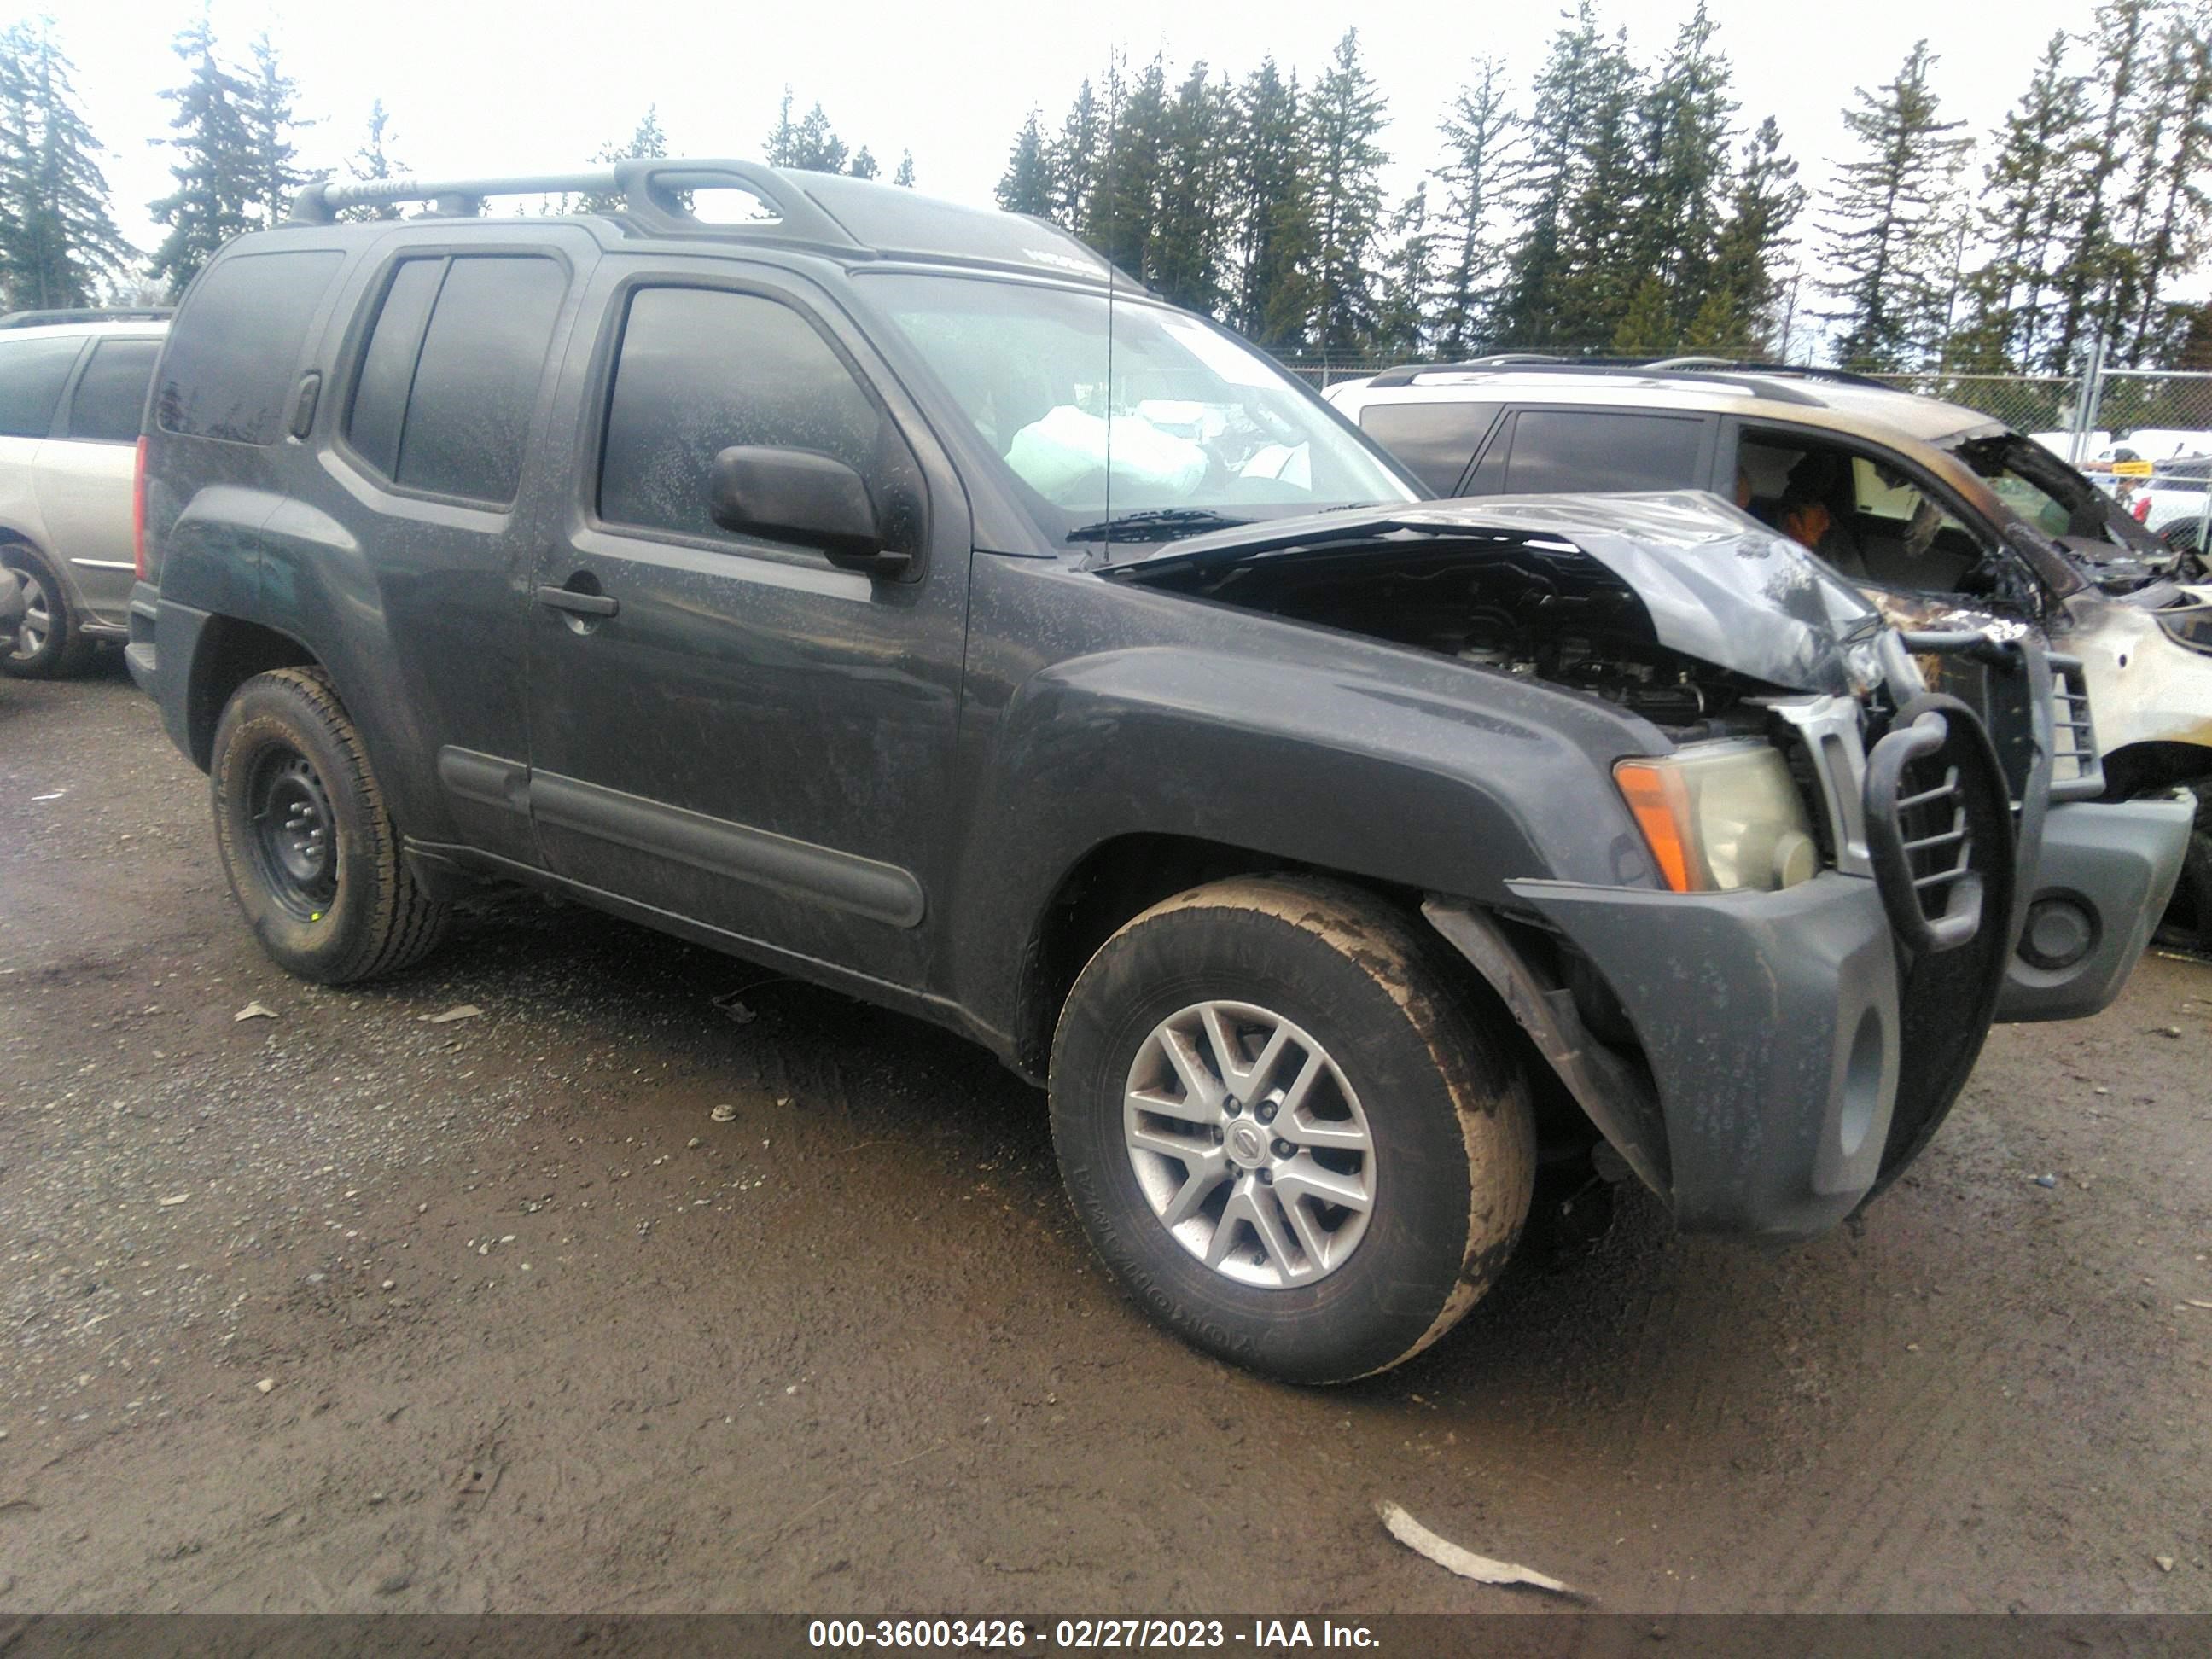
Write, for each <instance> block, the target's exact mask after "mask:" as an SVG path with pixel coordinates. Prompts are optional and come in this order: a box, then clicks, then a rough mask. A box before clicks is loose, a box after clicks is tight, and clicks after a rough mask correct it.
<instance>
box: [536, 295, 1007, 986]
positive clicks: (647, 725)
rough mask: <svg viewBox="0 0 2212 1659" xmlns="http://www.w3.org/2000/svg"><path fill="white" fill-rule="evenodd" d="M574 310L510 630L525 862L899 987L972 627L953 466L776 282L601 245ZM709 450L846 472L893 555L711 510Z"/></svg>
mask: <svg viewBox="0 0 2212 1659" xmlns="http://www.w3.org/2000/svg"><path fill="white" fill-rule="evenodd" d="M740 272H745V273H747V274H743V275H740V274H738V273H740ZM587 314H590V315H592V316H595V317H598V318H599V319H602V320H601V324H600V334H599V341H598V344H597V348H596V349H595V350H593V351H592V352H591V353H590V354H589V362H588V365H585V364H583V363H582V361H581V360H583V359H584V358H585V356H586V353H585V350H584V343H583V341H582V339H581V337H580V338H579V341H578V343H577V345H576V347H575V349H574V350H573V351H572V353H571V362H572V365H574V366H575V372H574V374H572V376H571V380H572V382H573V384H572V385H571V386H570V387H569V388H568V398H569V400H570V401H571V402H573V404H574V410H575V416H576V420H577V427H578V430H579V432H580V453H583V454H584V455H586V456H587V457H588V464H587V465H586V466H585V467H584V468H583V469H582V471H583V473H584V475H585V476H584V477H583V480H582V484H581V487H580V489H579V492H578V498H577V500H576V501H575V502H574V507H573V510H572V512H571V513H570V516H569V522H568V525H567V526H566V528H565V530H564V531H563V532H562V533H560V534H558V535H556V536H555V537H554V538H551V540H550V544H549V545H548V546H547V547H546V548H545V550H544V552H543V554H542V555H541V556H540V559H539V562H538V571H537V579H536V585H535V589H534V594H533V602H532V605H531V620H530V624H529V630H528V631H529V640H530V688H531V723H530V761H531V785H530V800H531V811H532V817H533V818H534V820H535V822H536V824H537V828H538V839H539V843H540V845H541V846H542V847H543V848H544V853H545V856H546V859H547V861H548V863H549V865H550V867H551V868H552V869H554V870H555V871H556V872H558V873H560V874H562V875H564V876H567V877H568V878H571V879H572V880H574V881H577V882H580V883H583V884H586V885H588V886H590V887H592V888H596V889H599V890H603V891H605V892H607V893H610V894H613V895H617V896H620V897H622V898H624V899H627V900H629V901H631V902H635V903H638V904H642V905H647V906H650V907H651V908H653V909H654V910H657V911H659V912H663V913H665V914H667V915H673V916H677V917H681V918H684V919H686V920H689V921H695V922H703V923H706V924H707V925H708V926H710V927H714V928H717V929H719V930H721V931H722V932H724V933H729V934H733V935H737V936H738V937H740V938H742V939H750V940H755V941H758V942H762V943H764V944H767V945H772V946H774V947H776V948H778V949H780V950H784V951H792V952H795V953H797V954H799V955H801V956H805V957H813V958H817V959H819V960H823V961H827V962H830V963H836V964H838V965H840V966H842V967H845V968H848V969H856V970H858V971H860V972H861V973H864V974H866V975H870V976H871V977H873V978H877V979H880V980H884V981H889V982H890V983H893V984H898V985H905V986H909V987H912V986H919V985H920V984H921V982H922V981H923V979H924V977H925V973H924V969H925V965H926V947H925V945H924V940H925V939H926V938H927V933H928V930H927V927H925V926H924V923H925V921H926V920H927V915H928V908H929V902H930V899H931V897H932V894H933V882H934V880H935V878H936V877H937V874H938V861H939V854H940V853H941V851H942V849H943V848H944V847H945V845H946V841H947V836H946V831H947V823H946V820H947V817H948V815H949V811H950V806H951V798H952V778H951V773H952V759H953V744H954V739H955V737H956V735H957V711H958V699H959V687H960V669H961V661H962V656H963V651H964V648H965V641H966V623H967V592H968V569H967V557H966V552H967V545H968V532H967V520H966V513H965V508H964V503H963V501H962V500H961V497H960V491H959V489H958V486H957V482H956V481H955V480H954V479H953V477H952V475H951V472H950V470H949V468H948V467H947V465H946V464H945V461H944V459H943V457H942V454H941V452H939V451H938V450H937V449H936V448H935V447H934V445H933V443H932V442H931V441H929V439H928V438H927V434H926V431H925V430H924V428H923V427H922V424H921V421H920V420H919V417H918V415H917V414H916V413H915V411H914V410H913V409H912V407H911V405H910V404H907V403H906V402H905V400H904V398H903V395H902V393H900V392H898V391H897V389H896V387H895V386H892V385H891V384H890V377H889V376H888V374H885V373H884V372H883V370H882V369H881V367H880V365H879V364H878V362H877V360H876V359H875V358H874V357H873V356H872V353H871V352H870V351H869V350H868V349H867V347H866V343H865V342H864V341H862V340H861V339H860V337H859V335H858V334H857V332H856V331H854V329H853V328H852V326H851V325H850V324H849V322H848V321H847V320H846V319H843V318H842V316H841V315H840V314H839V313H837V312H836V310H835V308H834V307H831V306H829V305H828V304H826V303H824V302H823V301H821V300H820V299H819V297H818V296H817V295H813V294H812V293H811V291H810V290H809V289H806V288H805V285H803V284H801V283H798V282H796V281H795V280H793V279H789V278H786V277H784V276H781V274H780V273H777V272H774V271H771V270H764V269H763V270H752V269H751V268H749V267H743V266H739V265H737V264H732V263H730V262H724V261H698V262H684V261H676V262H652V261H647V260H644V259H642V258H635V259H632V258H609V259H608V260H606V261H605V263H603V264H602V265H601V267H600V271H599V279H598V280H597V281H596V282H595V283H594V285H593V293H592V302H591V305H590V308H589V311H588V313H587ZM733 445H766V446H774V447H785V448H797V449H805V450H811V451H815V452H817V453H823V454H827V455H829V456H832V457H834V458H836V459H839V460H842V461H844V462H847V463H848V464H849V465H852V466H854V467H855V468H856V469H857V470H859V471H860V474H861V476H862V477H863V478H864V479H865V480H866V482H867V484H868V487H869V490H870V494H871V495H872V498H873V499H874V501H875V502H876V504H877V506H878V511H879V513H881V515H882V517H883V520H884V523H885V525H886V526H887V527H888V529H889V531H890V534H891V536H892V537H893V538H894V539H895V541H896V542H897V543H898V544H902V545H903V546H909V547H910V548H911V550H912V551H913V552H914V554H915V561H914V568H913V569H912V570H911V571H910V572H909V573H908V575H907V576H906V577H905V578H904V579H896V578H891V577H884V576H876V575H871V574H862V573H860V572H856V571H852V570H845V569H838V568H833V567H832V566H831V565H830V564H829V562H828V561H827V560H826V559H825V558H824V557H823V556H822V555H821V554H820V553H818V552H815V551H812V550H809V549H806V548H803V547H798V546H793V545H789V544H781V543H778V542H775V541H770V540H765V539H763V538H759V537H757V536H750V535H747V536H740V535H737V534H733V533H732V532H729V531H726V530H723V529H721V528H720V527H718V526H716V525H715V524H714V520H713V519H712V517H711V516H710V513H709V511H708V475H709V471H710V469H711V466H712V464H713V462H714V457H715V456H716V454H717V453H720V451H721V450H723V449H725V448H727V447H731V446H733Z"/></svg>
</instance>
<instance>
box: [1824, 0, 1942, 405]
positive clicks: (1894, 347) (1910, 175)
mask: <svg viewBox="0 0 2212 1659" xmlns="http://www.w3.org/2000/svg"><path fill="white" fill-rule="evenodd" d="M1934 63H1935V58H1934V56H1933V54H1931V53H1930V52H1929V50H1928V43H1927V42H1926V41H1925V40H1922V41H1919V42H1917V44H1916V45H1915V46H1913V48H1912V50H1911V52H1909V53H1907V54H1906V56H1905V63H1904V65H1903V67H1902V68H1900V69H1899V71H1898V74H1897V78H1896V79H1895V80H1893V81H1891V82H1887V84H1886V85H1884V86H1883V87H1882V88H1881V90H1880V92H1879V94H1875V93H1869V92H1868V91H1867V90H1866V89H1865V88H1860V89H1859V93H1858V98H1859V103H1858V106H1857V108H1855V109H1850V110H1846V111H1845V112H1844V126H1845V127H1846V128H1847V129H1848V130H1849V131H1850V134H1851V136H1852V137H1854V138H1856V139H1857V141H1858V143H1859V144H1860V146H1861V148H1862V153H1861V154H1860V155H1858V156H1857V157H1856V158H1855V159H1853V160H1851V161H1846V162H1844V164H1843V166H1842V167H1840V168H1839V169H1838V184H1837V187H1836V191H1835V194H1834V197H1832V200H1831V201H1830V202H1829V203H1828V204H1827V206H1828V210H1829V212H1830V214H1831V215H1832V218H1831V220H1830V222H1829V223H1828V224H1827V225H1826V227H1825V229H1826V232H1827V236H1828V245H1827V255H1828V263H1829V264H1830V266H1831V267H1832V269H1834V270H1836V271H1837V272H1838V278H1837V279H1836V280H1833V281H1831V282H1827V283H1823V284H1822V285H1821V286H1822V288H1823V289H1825V290H1826V292H1827V293H1828V294H1829V295H1832V296H1833V297H1834V298H1835V299H1836V300H1837V301H1839V302H1840V303H1839V305H1838V308H1837V309H1835V310H1833V311H1831V312H1826V313H1820V315H1821V317H1822V319H1823V320H1825V321H1827V322H1830V323H1834V324H1838V325H1841V327H1840V331H1839V334H1838V338H1837V341H1836V346H1835V353H1836V361H1837V362H1839V363H1842V364H1844V366H1845V367H1846V368H1862V369H1863V368H1872V369H1898V368H1911V367H1913V366H1914V365H1915V364H1916V363H1917V362H1918V360H1919V359H1920V358H1921V357H1922V356H1924V355H1925V354H1926V353H1927V351H1928V350H1929V348H1930V347H1931V345H1932V344H1933V343H1934V341H1935V338H1936V334H1937V332H1938V331H1940V328H1941V325H1942V317H1941V308H1942V303H1943V298H1944V294H1945V291H1946V284H1947V283H1948V279H1949V273H1948V271H1946V270H1943V269H1942V263H1943V262H1944V261H1945V260H1946V258H1947V256H1948V253H1949V252H1950V248H1949V246H1948V242H1946V241H1944V240H1941V239H1940V238H1938V237H1936V236H1933V235H1931V234H1929V233H1930V232H1933V231H1936V230H1938V229H1939V228H1941V227H1942V222H1943V216H1944V211H1945V204H1946V200H1947V198H1948V197H1949V196H1950V195H1951V193H1952V191H1953V188H1954V182H1955V179H1956V175H1957V171H1958V167H1959V165H1960V161H1961V160H1962V158H1963V155H1964V152H1965V149H1966V145H1967V143H1969V142H1970V141H1969V140H1967V139H1966V138H1963V137H1955V136H1954V134H1955V133H1956V132H1957V130H1958V128H1959V126H1960V123H1958V122H1956V121H1944V120H1941V119H1939V118H1938V112H1939V105H1938V101H1937V100H1936V93H1935V90H1934V88H1931V87H1930V86H1929V81H1928V74H1929V69H1930V67H1931V66H1932V65H1933V64H1934Z"/></svg>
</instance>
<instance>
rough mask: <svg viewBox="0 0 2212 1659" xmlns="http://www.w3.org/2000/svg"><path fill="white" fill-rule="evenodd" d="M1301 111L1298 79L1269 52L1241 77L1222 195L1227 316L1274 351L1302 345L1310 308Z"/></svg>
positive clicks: (1309, 224) (1309, 212)
mask: <svg viewBox="0 0 2212 1659" xmlns="http://www.w3.org/2000/svg"><path fill="white" fill-rule="evenodd" d="M1302 113H1303V112H1302V111H1301V109H1300V107H1299V99H1298V87H1297V76H1291V78H1290V79H1289V80H1288V81H1285V79H1284V78H1283V77H1282V76H1281V75H1280V74H1279V72H1278V71H1277V70H1276V68H1275V60H1274V59H1273V58H1267V59H1266V60H1265V61H1263V62H1262V63H1261V65H1260V67H1259V68H1258V69H1257V70H1254V71H1253V72H1252V73H1251V74H1250V75H1249V76H1246V77H1245V78H1244V83H1243V86H1242V87H1241V88H1238V91H1237V132H1238V142H1237V145H1236V147H1235V149H1234V150H1233V151H1232V153H1231V156H1230V158H1229V164H1228V174H1227V183H1226V188H1225V195H1224V205H1225V212H1226V214H1227V216H1228V217H1229V219H1230V221H1231V224H1232V226H1233V229H1232V232H1231V254H1230V260H1231V266H1232V268H1233V269H1232V275H1231V278H1230V294H1229V297H1228V301H1227V302H1226V312H1227V316H1226V320H1227V321H1228V322H1229V324H1230V325H1231V327H1233V328H1235V329H1236V330H1237V331H1238V332H1239V333H1241V334H1243V335H1244V336H1245V337H1247V338H1249V339H1252V340H1255V341H1257V342H1258V343H1261V344H1262V345H1265V346H1267V347H1269V348H1271V349H1275V350H1279V351H1295V350H1297V349H1299V348H1301V347H1303V346H1304V343H1305V331H1306V322H1307V319H1309V318H1310V316H1311V315H1312V313H1313V294H1312V283H1311V279H1310V266H1309V261H1310V255H1311V252H1312V249H1313V245H1314V229H1313V200H1312V191H1311V190H1310V186H1309V184H1308V180H1307V160H1308V158H1307V155H1306V147H1305V129H1304V123H1303V120H1302Z"/></svg>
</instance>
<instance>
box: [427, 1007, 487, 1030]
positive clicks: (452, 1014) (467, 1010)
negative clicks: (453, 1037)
mask: <svg viewBox="0 0 2212 1659" xmlns="http://www.w3.org/2000/svg"><path fill="white" fill-rule="evenodd" d="M482 1015H483V1009H481V1008H479V1007H477V1006H476V1004H475V1003H473V1002H462V1003H457V1004H455V1005H454V1006H453V1007H451V1008H448V1009H447V1010H446V1012H444V1013H442V1014H418V1015H416V1018H418V1019H420V1020H421V1021H422V1024H425V1025H450V1024H453V1022H454V1021H455V1020H457V1019H476V1018H480V1017H481V1016H482Z"/></svg>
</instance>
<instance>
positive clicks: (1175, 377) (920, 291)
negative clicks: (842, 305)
mask: <svg viewBox="0 0 2212 1659" xmlns="http://www.w3.org/2000/svg"><path fill="white" fill-rule="evenodd" d="M866 291H867V294H868V297H869V298H870V299H871V300H872V301H874V302H875V303H876V304H877V305H878V307H881V308H882V309H883V310H884V313H886V314H887V315H889V316H890V319H891V320H892V321H893V322H894V323H896V325H897V326H898V328H899V329H900V331H902V332H903V333H904V334H905V336H906V337H907V338H908V340H910V341H912V342H913V343H914V346H915V349H916V350H918V351H919V352H920V353H921V356H922V357H923V359H924V360H925V361H926V362H927V363H928V365H929V367H930V368H931V369H932V370H933V371H934V372H935V374H936V375H937V377H938V378H939V380H942V381H943V382H944V383H945V387H946V389H947V390H948V391H950V392H951V394H952V398H953V400H954V401H955V402H956V403H957V404H958V405H959V408H960V410H961V412H962V413H963V415H964V416H966V417H967V418H968V419H969V422H972V423H973V424H974V426H975V430H976V431H977V432H978V433H979V434H981V436H982V438H983V441H985V443H987V445H988V446H989V447H990V448H991V451H992V453H994V454H995V455H997V456H998V457H999V459H1000V460H1001V461H1003V462H1004V463H1005V464H1006V468H1007V470H1008V471H1010V472H1011V473H1012V475H1013V477H1014V478H1015V480H1016V481H1017V482H1018V485H1019V487H1020V489H1019V493H1020V494H1021V495H1022V496H1023V498H1024V501H1027V502H1028V504H1029V506H1030V510H1031V512H1032V513H1033V514H1034V515H1035V516H1036V519H1037V520H1038V522H1039V524H1040V525H1042V526H1043V528H1044V529H1045V532H1046V533H1047V534H1048V536H1049V537H1050V538H1051V539H1052V540H1054V541H1055V542H1064V541H1109V540H1110V541H1117V542H1119V541H1159V540H1163V539H1165V538H1169V537H1171V536H1179V535H1189V534H1194V533H1196V532H1198V531H1200V530H1205V529H1207V528H1215V527H1219V526H1224V525H1228V524H1239V523H1245V522H1249V520H1255V519H1262V518H1279V517H1283V516H1285V515H1288V514H1291V513H1314V512H1321V511H1324V510H1326V509H1328V508H1330V507H1349V506H1354V505H1364V504H1370V503H1376V502H1383V501H1413V500H1414V499H1416V492H1415V491H1414V490H1413V488H1412V487H1411V486H1410V485H1408V484H1407V483H1405V482H1404V480H1402V479H1401V478H1400V477H1398V475H1397V474H1396V473H1395V471H1392V469H1391V468H1390V466H1389V465H1388V464H1387V463H1386V462H1384V461H1383V459H1381V458H1380V457H1379V456H1377V455H1376V453H1374V451H1372V450H1371V449H1370V448H1369V447H1368V446H1367V444H1366V443H1365V441H1364V440H1362V439H1361V438H1360V437H1359V436H1358V435H1357V434H1355V433H1353V432H1352V431H1350V430H1348V429H1347V428H1345V427H1344V426H1342V425H1341V424H1340V423H1339V422H1338V421H1337V420H1336V418H1335V417H1334V416H1332V415H1331V414H1330V413H1329V412H1328V410H1326V409H1324V408H1322V406H1321V405H1320V404H1319V403H1318V402H1317V401H1316V399H1314V398H1312V397H1311V396H1310V394H1308V393H1307V392H1305V391H1304V388H1303V387H1301V386H1299V385H1298V384H1297V382H1296V381H1294V380H1291V378H1290V377H1289V376H1288V375H1286V374H1285V373H1284V372H1283V371H1282V370H1281V369H1279V368H1276V367H1275V365H1274V364H1273V363H1272V362H1269V361H1268V360H1267V358H1265V357H1263V356H1261V355H1260V354H1259V353H1258V352H1256V351H1254V350H1253V349H1251V348H1250V347H1249V346H1246V345H1245V344H1243V343H1242V342H1240V341H1238V340H1237V339H1236V338H1234V337H1231V336H1230V335H1227V334H1225V333H1223V332H1221V331H1219V330H1218V329H1215V328H1213V327H1212V326H1211V325H1207V324H1206V323H1203V322H1200V320H1199V319H1196V318H1194V317H1190V316H1187V315H1185V314H1183V313H1180V312H1176V311H1170V310H1169V309H1167V308H1166V307H1162V306H1158V305H1154V304H1152V303H1149V302H1147V301H1142V300H1139V299H1136V298H1134V297H1131V298H1126V299H1124V298H1117V299H1116V300H1115V302H1114V305H1113V307H1112V309H1111V313H1110V316H1111V323H1112V334H1111V337H1110V339H1109V334H1108V324H1109V308H1108V305H1107V300H1106V296H1105V295H1103V293H1095V292H1094V293H1079V292H1073V291H1071V290H1068V289H1055V288H1046V287H1042V286H1039V285H1036V284H1033V283H1007V282H993V281H989V280H986V279H980V278H974V277H963V276H902V275H884V276H871V277H870V278H869V281H868V285H867V290H866Z"/></svg>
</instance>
